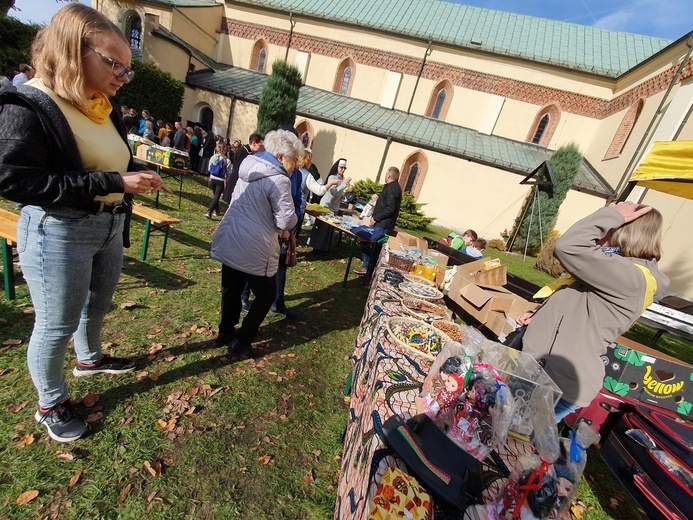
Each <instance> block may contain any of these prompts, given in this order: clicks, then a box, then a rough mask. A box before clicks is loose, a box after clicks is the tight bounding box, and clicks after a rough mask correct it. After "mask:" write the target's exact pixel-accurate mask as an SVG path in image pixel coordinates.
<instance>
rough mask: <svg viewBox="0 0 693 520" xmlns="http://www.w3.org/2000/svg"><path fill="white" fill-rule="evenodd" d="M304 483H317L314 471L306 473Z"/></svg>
mask: <svg viewBox="0 0 693 520" xmlns="http://www.w3.org/2000/svg"><path fill="white" fill-rule="evenodd" d="M303 482H305V483H306V484H309V483H311V482H315V479H314V478H313V470H312V469H311V470H310V471H308V473H306V476H305V477H303Z"/></svg>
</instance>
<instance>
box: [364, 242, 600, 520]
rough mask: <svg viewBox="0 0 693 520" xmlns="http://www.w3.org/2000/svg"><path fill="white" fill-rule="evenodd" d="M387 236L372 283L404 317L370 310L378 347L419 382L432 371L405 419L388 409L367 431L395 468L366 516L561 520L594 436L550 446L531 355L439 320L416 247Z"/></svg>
mask: <svg viewBox="0 0 693 520" xmlns="http://www.w3.org/2000/svg"><path fill="white" fill-rule="evenodd" d="M398 236H399V235H398ZM394 238H395V239H394V240H393V238H390V240H389V242H388V247H387V250H386V251H384V253H383V255H382V256H381V260H382V261H384V262H385V263H387V267H386V268H385V269H384V270H381V276H380V278H379V279H378V280H377V281H378V282H379V283H383V282H384V283H386V284H389V285H392V286H395V287H397V289H398V290H399V291H400V292H401V293H403V294H404V295H403V297H402V299H401V301H400V305H401V309H402V311H403V314H404V313H406V314H407V316H406V317H405V316H398V315H394V314H393V313H392V312H391V309H392V308H391V307H388V308H387V309H381V310H378V309H377V308H376V311H377V312H379V313H382V312H385V313H389V314H390V317H389V318H388V319H387V322H386V327H387V333H388V337H387V339H388V340H389V341H391V343H389V344H390V345H392V346H393V347H394V349H395V351H397V352H398V353H399V355H404V356H405V357H406V359H408V360H410V361H411V362H412V363H414V364H416V365H417V366H419V367H420V370H419V371H420V373H425V372H421V370H422V368H421V367H425V366H429V365H430V368H429V369H428V373H427V376H426V377H425V380H424V381H423V385H422V387H421V390H420V393H419V396H418V398H417V399H416V406H415V410H413V411H414V412H415V414H412V413H404V414H402V415H400V414H399V413H398V412H399V411H398V409H397V408H394V409H393V410H392V411H393V412H395V415H391V416H389V415H390V414H387V416H389V418H388V419H387V420H386V421H385V422H384V423H382V424H379V422H378V421H376V422H375V423H374V426H375V431H376V432H377V433H378V434H379V435H380V437H381V438H382V439H383V440H384V442H385V443H386V444H387V446H388V447H389V449H390V450H392V451H393V452H394V453H395V454H396V455H397V456H398V459H399V460H401V461H402V462H403V464H389V465H388V467H387V468H385V470H383V471H382V473H381V475H382V476H381V477H380V478H379V479H378V478H376V479H375V481H376V482H377V484H378V486H377V490H376V491H375V494H374V496H372V497H369V498H371V503H370V506H369V507H370V509H369V511H370V514H369V518H372V519H385V518H401V517H407V518H430V513H431V510H432V509H433V508H435V511H436V514H444V515H454V514H456V513H459V512H461V511H464V510H465V509H466V510H467V511H468V512H469V514H470V515H477V516H478V517H480V518H521V519H535V518H549V517H554V518H555V517H558V516H560V515H561V514H563V511H564V510H565V508H566V507H567V506H568V504H570V498H571V497H572V495H573V494H574V492H575V491H576V490H577V484H578V482H579V479H580V478H581V475H582V472H583V471H584V467H585V463H586V454H585V452H584V449H585V448H586V447H587V446H589V445H590V444H592V443H593V442H594V441H596V439H597V438H598V435H597V434H596V433H595V432H594V431H593V430H592V429H591V428H590V427H589V426H588V425H587V424H582V425H580V427H579V428H578V429H577V430H576V434H575V435H574V436H573V438H572V440H570V439H562V438H560V437H559V436H558V431H557V428H556V421H555V415H554V412H553V410H554V406H555V404H556V402H557V401H558V399H560V396H561V391H560V389H559V388H558V386H557V385H556V384H555V383H554V382H553V381H552V380H551V378H550V377H549V376H548V375H547V374H546V373H545V372H544V371H543V369H542V368H541V367H540V366H539V364H538V363H537V362H536V361H535V360H534V358H532V357H531V356H529V355H527V354H524V353H522V352H520V351H517V350H514V349H511V348H508V347H506V346H504V345H501V344H500V343H496V342H493V341H490V340H488V339H486V338H485V337H484V336H483V335H481V333H479V332H478V331H477V330H475V329H474V328H472V327H469V326H460V325H457V324H454V322H451V321H449V315H448V313H447V312H446V309H444V308H442V307H439V306H438V305H437V302H439V301H440V298H441V297H442V293H441V292H440V291H438V290H437V289H436V288H435V287H434V286H433V285H426V284H425V283H424V280H423V278H422V277H417V276H414V275H412V273H411V272H410V271H411V268H412V265H413V264H414V262H417V261H421V259H422V258H426V252H422V250H421V249H416V248H418V247H419V246H420V245H421V243H419V242H417V241H416V239H414V240H412V239H411V238H409V237H407V236H399V238H397V237H394ZM393 257H394V260H393ZM405 260H407V261H406V262H405ZM400 267H401V268H402V269H399V268H400ZM437 274H438V273H437V272H436V275H437ZM429 276H430V275H429ZM433 278H435V275H434V276H433ZM430 283H434V284H435V283H436V282H435V281H432V282H430ZM376 290H378V289H376ZM417 302H418V306H417ZM388 305H389V304H388ZM436 307H439V309H442V312H436ZM395 312H396V311H395ZM409 316H413V317H416V318H420V319H416V318H413V317H409ZM439 322H447V323H448V324H450V323H452V324H453V326H454V327H456V328H457V332H458V334H457V335H456V337H455V339H456V341H452V340H451V339H450V336H451V335H453V332H454V331H452V330H451V329H450V328H441V327H436V325H437V324H438V323H439ZM383 348H384V349H385V353H387V352H388V350H387V347H386V346H385V344H383ZM393 355H394V354H392V353H391V355H390V357H392V356H393ZM416 360H419V361H416ZM402 384H408V382H405V383H402ZM390 388H392V387H390ZM488 468H492V469H491V470H490V472H489V470H488ZM405 469H406V472H404V470H405ZM489 482H491V484H490V485H488V484H489ZM427 504H428V505H429V507H428V508H427V507H425V506H426V505H427Z"/></svg>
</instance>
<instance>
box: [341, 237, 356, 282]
mask: <svg viewBox="0 0 693 520" xmlns="http://www.w3.org/2000/svg"><path fill="white" fill-rule="evenodd" d="M356 241H357V238H356V237H355V236H353V237H351V248H350V249H349V259H348V260H347V265H346V271H344V280H343V281H342V287H346V284H347V279H348V278H349V269H351V260H352V259H353V258H354V250H355V249H356Z"/></svg>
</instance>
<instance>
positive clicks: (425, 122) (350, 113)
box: [187, 67, 613, 196]
mask: <svg viewBox="0 0 693 520" xmlns="http://www.w3.org/2000/svg"><path fill="white" fill-rule="evenodd" d="M267 78H268V76H267V75H265V74H260V73H258V72H254V71H250V70H246V69H241V68H237V67H231V68H229V69H227V70H224V71H217V72H214V71H200V72H195V73H192V74H189V75H188V79H187V83H188V84H189V85H190V86H192V87H195V88H202V89H205V90H209V91H212V92H216V93H219V94H223V95H226V96H234V97H235V98H237V99H241V100H244V101H249V102H251V103H259V101H260V94H261V92H262V87H263V86H264V85H265V81H267ZM297 114H298V115H301V116H304V117H308V118H311V119H315V120H318V121H324V122H327V123H331V124H335V125H338V126H343V127H347V128H352V129H354V130H357V131H360V132H364V133H367V134H371V135H374V136H377V137H381V138H384V139H385V138H388V137H391V138H392V140H393V141H395V142H398V143H403V144H408V145H411V146H414V147H417V148H423V149H427V150H431V151H434V152H440V153H444V154H448V155H452V156H455V157H459V158H462V159H467V160H470V161H473V162H477V163H481V164H486V165H490V166H493V167H495V168H500V169H502V170H507V171H510V172H513V173H518V174H521V175H523V176H524V175H528V174H529V173H531V172H532V171H533V170H534V169H535V168H536V167H537V166H538V165H539V164H541V163H542V162H543V161H545V160H547V159H549V158H550V157H551V154H552V153H553V152H552V151H551V150H548V149H546V148H543V147H540V146H536V145H533V144H530V143H524V142H520V141H513V140H511V139H505V138H503V137H497V136H492V135H485V134H481V133H479V132H477V131H475V130H471V129H469V128H464V127H461V126H456V125H452V124H450V123H446V122H444V121H438V120H437V119H431V118H428V117H424V116H420V115H415V114H407V113H406V112H403V111H401V110H391V109H386V108H383V107H381V106H380V105H378V104H375V103H370V102H368V101H363V100H361V99H355V98H351V97H347V96H342V95H339V94H335V93H333V92H328V91H326V90H321V89H317V88H315V87H310V86H308V85H304V86H302V87H301V90H300V94H299V98H298V107H297ZM573 188H574V189H577V190H580V191H586V192H589V193H593V194H597V195H601V196H610V195H612V194H613V188H611V186H609V184H608V183H607V182H606V181H605V180H604V179H603V178H602V177H601V176H600V175H599V173H597V172H596V170H594V168H592V166H591V165H590V164H589V163H587V162H586V161H584V162H583V164H582V167H581V168H580V172H579V174H578V176H577V178H576V179H575V182H574V184H573Z"/></svg>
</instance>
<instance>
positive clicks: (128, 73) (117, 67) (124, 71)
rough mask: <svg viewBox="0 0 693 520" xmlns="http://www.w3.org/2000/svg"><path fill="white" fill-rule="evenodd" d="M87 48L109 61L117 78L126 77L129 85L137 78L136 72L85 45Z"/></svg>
mask: <svg viewBox="0 0 693 520" xmlns="http://www.w3.org/2000/svg"><path fill="white" fill-rule="evenodd" d="M85 47H86V48H87V49H91V50H92V51H94V52H95V53H96V54H98V55H99V56H101V57H102V58H103V59H104V61H107V62H108V63H110V64H111V72H112V73H113V75H114V76H115V77H116V78H120V77H121V76H125V78H126V79H127V80H128V83H130V82H131V81H132V78H134V77H135V71H134V70H132V69H128V68H127V67H125V65H123V64H122V63H120V62H117V61H116V60H113V59H111V58H109V57H108V56H106V55H105V54H104V53H102V52H99V51H97V50H96V49H95V48H94V47H89V45H85Z"/></svg>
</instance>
